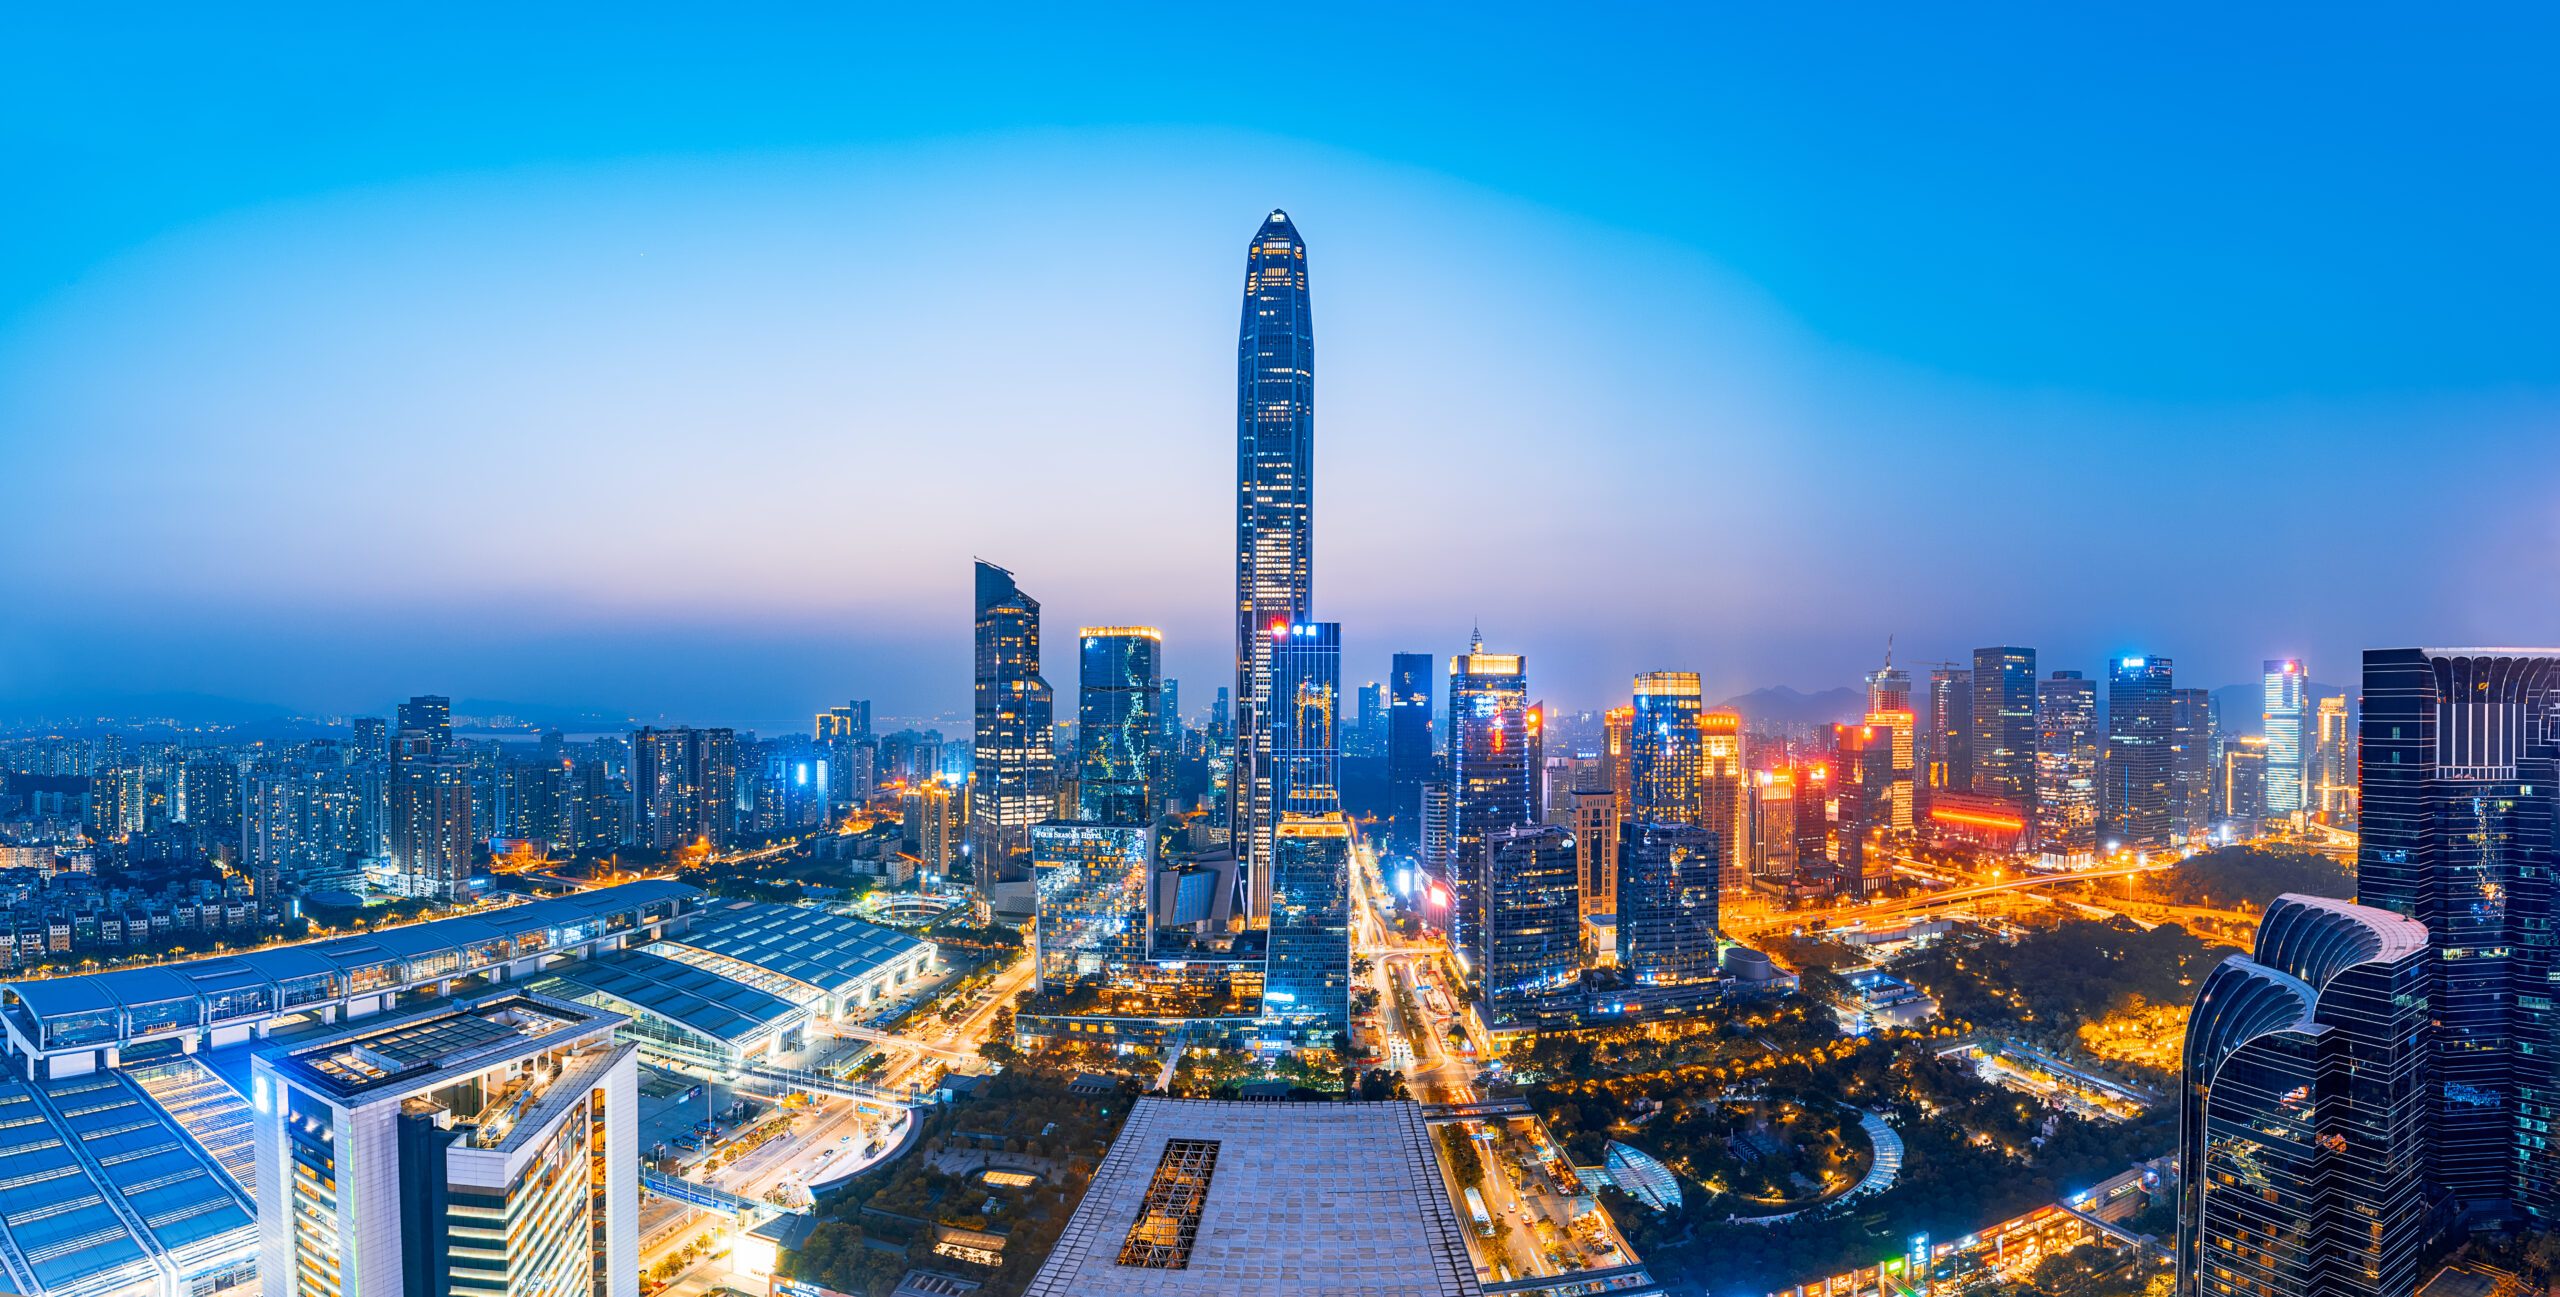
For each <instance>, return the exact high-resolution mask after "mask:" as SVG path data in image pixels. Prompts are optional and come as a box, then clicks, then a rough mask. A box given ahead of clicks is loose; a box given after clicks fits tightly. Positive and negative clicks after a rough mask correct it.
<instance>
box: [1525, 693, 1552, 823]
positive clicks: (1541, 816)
mask: <svg viewBox="0 0 2560 1297" xmlns="http://www.w3.org/2000/svg"><path fill="white" fill-rule="evenodd" d="M1520 732H1521V733H1522V735H1524V736H1525V743H1526V746H1525V748H1524V749H1523V751H1524V752H1525V753H1526V756H1525V759H1524V764H1526V765H1527V766H1528V768H1529V819H1528V822H1529V823H1531V824H1543V823H1545V822H1546V809H1547V784H1546V778H1547V705H1546V704H1545V703H1531V704H1529V707H1528V710H1526V711H1524V712H1522V713H1521V716H1520Z"/></svg>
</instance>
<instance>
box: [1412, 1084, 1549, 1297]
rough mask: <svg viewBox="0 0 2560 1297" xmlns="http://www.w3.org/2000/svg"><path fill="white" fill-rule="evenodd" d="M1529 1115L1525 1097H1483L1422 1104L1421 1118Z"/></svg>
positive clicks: (1435, 1120) (1436, 1120)
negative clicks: (1460, 1101) (1466, 1101)
mask: <svg viewBox="0 0 2560 1297" xmlns="http://www.w3.org/2000/svg"><path fill="white" fill-rule="evenodd" d="M1530 1115H1532V1114H1531V1113H1530V1111H1529V1101H1528V1100H1526V1099H1483V1100H1478V1101H1477V1102H1475V1103H1426V1104H1424V1105H1422V1119H1423V1120H1424V1121H1427V1122H1430V1123H1432V1124H1434V1125H1438V1124H1441V1123H1444V1122H1452V1121H1482V1120H1486V1119H1495V1120H1499V1119H1501V1118H1504V1117H1527V1116H1530ZM1485 1291H1487V1292H1491V1291H1492V1289H1489V1288H1488V1289H1486V1290H1485Z"/></svg>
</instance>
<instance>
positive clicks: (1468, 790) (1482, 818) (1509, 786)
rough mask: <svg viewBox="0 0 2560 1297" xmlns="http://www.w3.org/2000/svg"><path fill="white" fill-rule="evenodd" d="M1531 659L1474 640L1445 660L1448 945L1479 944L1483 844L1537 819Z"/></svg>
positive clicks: (1466, 946)
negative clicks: (1532, 782)
mask: <svg viewBox="0 0 2560 1297" xmlns="http://www.w3.org/2000/svg"><path fill="white" fill-rule="evenodd" d="M1529 796H1530V794H1529V676H1528V659H1526V658H1523V657H1520V656H1519V655H1517V654H1510V653H1487V652H1485V651H1484V640H1483V638H1482V637H1478V638H1477V639H1476V640H1475V641H1474V643H1473V644H1472V645H1471V646H1470V647H1469V648H1468V650H1467V652H1465V653H1463V654H1461V655H1459V656H1457V657H1453V658H1451V659H1449V853H1450V869H1449V874H1450V879H1449V881H1450V883H1451V885H1452V886H1453V887H1454V889H1455V890H1456V894H1457V899H1456V903H1455V904H1454V905H1453V906H1452V907H1451V912H1452V915H1453V918H1452V921H1451V924H1450V928H1451V931H1450V936H1451V938H1452V945H1453V947H1454V948H1455V949H1458V950H1470V951H1471V950H1473V949H1475V946H1476V940H1477V938H1476V926H1475V925H1476V924H1477V923H1478V922H1479V921H1480V920H1481V918H1482V914H1483V908H1482V907H1483V905H1484V893H1483V889H1482V888H1481V887H1479V886H1477V882H1478V880H1479V879H1481V878H1482V877H1483V874H1484V868H1485V854H1484V853H1485V843H1486V842H1487V841H1488V840H1489V839H1490V838H1491V836H1492V835H1493V834H1494V833H1495V832H1496V831H1498V830H1501V829H1507V828H1510V827H1512V826H1513V825H1517V824H1528V823H1531V822H1532V821H1534V820H1535V819H1536V818H1537V816H1536V811H1535V808H1533V807H1532V806H1531V805H1530V804H1529Z"/></svg>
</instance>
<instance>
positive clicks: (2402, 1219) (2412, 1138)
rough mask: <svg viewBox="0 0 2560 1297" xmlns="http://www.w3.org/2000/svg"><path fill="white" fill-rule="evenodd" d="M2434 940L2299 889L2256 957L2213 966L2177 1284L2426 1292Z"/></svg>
mask: <svg viewBox="0 0 2560 1297" xmlns="http://www.w3.org/2000/svg"><path fill="white" fill-rule="evenodd" d="M2427 936H2428V930H2427V929H2426V928H2425V927H2423V926H2421V925H2419V924H2418V923H2416V922H2413V921H2411V920H2410V919H2407V918H2404V917H2402V916H2400V915H2398V914H2393V913H2391V912H2389V911H2386V910H2380V909H2373V908H2369V907H2367V906H2362V905H2353V904H2349V903H2348V902H2345V901H2334V900H2329V899H2327V898H2324V897H2313V896H2298V895H2293V894H2290V893H2288V894H2286V895H2283V896H2279V897H2277V898H2276V899H2275V902H2274V903H2273V904H2271V905H2269V906H2268V907H2267V911H2266V914H2265V915H2264V916H2263V917H2262V918H2261V919H2260V921H2259V924H2258V944H2257V952H2256V957H2255V958H2242V957H2241V956H2238V955H2233V956H2231V957H2229V958H2227V959H2225V960H2223V961H2222V962H2221V963H2220V964H2219V965H2217V966H2215V968H2214V970H2213V971H2212V972H2211V973H2209V974H2207V975H2206V976H2205V979H2204V984H2203V985H2202V986H2201V987H2199V988H2197V992H2196V1002H2195V1009H2194V1011H2193V1013H2192V1014H2191V1015H2190V1016H2189V1017H2188V1019H2187V1040H2186V1051H2185V1061H2184V1068H2185V1076H2186V1083H2185V1085H2183V1086H2181V1087H2180V1093H2181V1094H2182V1095H2184V1096H2185V1097H2184V1099H2183V1101H2182V1108H2181V1111H2180V1114H2179V1123H2178V1125H2179V1132H2178V1133H2179V1139H2178V1169H2179V1174H2178V1192H2179V1203H2178V1255H2177V1262H2178V1291H2179V1292H2182V1293H2196V1294H2202V1295H2203V1297H2265V1295H2269V1294H2272V1295H2274V1297H2312V1295H2313V1294H2318V1295H2319V1297H2333V1295H2335V1297H2406V1295H2407V1294H2409V1293H2412V1292H2415V1291H2416V1290H2417V1286H2418V1280H2419V1278H2420V1276H2419V1273H2418V1261H2419V1251H2420V1249H2421V1247H2423V1246H2424V1244H2425V1243H2426V1241H2427V1236H2428V1234H2429V1233H2430V1232H2431V1231H2430V1229H2429V1227H2428V1222H2427V1207H2428V1204H2427V1194H2426V1188H2425V1178H2426V1175H2425V1173H2426V1156H2425V1154H2426V1124H2427V1123H2426V1114H2427V1107H2428V1103H2429V1100H2430V1098H2431V1092H2432V1091H2433V1090H2434V1089H2435V1086H2434V1085H2433V1083H2432V1077H2431V1073H2432V1071H2433V1068H2432V1066H2431V1064H2432V1062H2433V1060H2432V1059H2431V1058H2430V1057H2429V1040H2428V1034H2429V1033H2428V1023H2427V992H2428V987H2429V984H2430V982H2431V981H2432V980H2433V977H2432V973H2433V971H2434V969H2435V966H2436V965H2435V959H2434V958H2433V952H2431V951H2430V950H2429V949H2428V942H2427ZM2448 1088H2449V1087H2448ZM2524 1142H2525V1143H2526V1144H2527V1145H2530V1144H2531V1143H2532V1141H2531V1140H2527V1141H2524Z"/></svg>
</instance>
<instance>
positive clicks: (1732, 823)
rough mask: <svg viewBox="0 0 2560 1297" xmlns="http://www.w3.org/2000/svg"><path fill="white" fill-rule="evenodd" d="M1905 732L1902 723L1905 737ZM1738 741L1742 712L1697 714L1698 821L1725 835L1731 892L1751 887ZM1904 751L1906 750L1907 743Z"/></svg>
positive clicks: (1745, 777) (1746, 795) (1746, 779)
mask: <svg viewBox="0 0 2560 1297" xmlns="http://www.w3.org/2000/svg"><path fill="white" fill-rule="evenodd" d="M1907 715H1908V714H1907V713H1906V718H1907ZM1909 735H1910V730H1909V727H1908V726H1905V727H1904V737H1905V738H1906V739H1908V738H1909ZM1742 743H1743V740H1742V714H1741V713H1740V712H1732V711H1723V710H1718V711H1711V712H1705V713H1701V714H1700V715H1699V717H1698V822H1699V823H1700V824H1703V825H1705V826H1706V827H1708V828H1711V829H1714V830H1715V831H1716V834H1717V836H1718V837H1719V838H1721V839H1722V840H1723V843H1724V890H1725V891H1726V892H1727V893H1730V894H1734V895H1739V894H1741V893H1743V892H1745V891H1748V890H1750V887H1751V772H1750V770H1749V768H1748V767H1747V766H1746V765H1745V764H1744V753H1743V750H1742ZM1903 750H1904V753H1905V754H1906V755H1908V753H1909V751H1910V745H1909V744H1908V743H1907V742H1906V743H1905V744H1904V749H1903Z"/></svg>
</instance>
